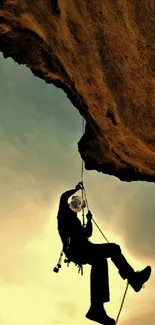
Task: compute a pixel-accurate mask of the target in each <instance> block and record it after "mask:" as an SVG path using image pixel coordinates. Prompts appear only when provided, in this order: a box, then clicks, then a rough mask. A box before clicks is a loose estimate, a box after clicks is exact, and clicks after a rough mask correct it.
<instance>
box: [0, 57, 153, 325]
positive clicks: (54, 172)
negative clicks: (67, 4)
mask: <svg viewBox="0 0 155 325" xmlns="http://www.w3.org/2000/svg"><path fill="white" fill-rule="evenodd" d="M0 74H1V75H2V78H3V85H2V87H1V89H0V94H1V103H0V149H1V159H0V184H1V185H0V207H1V208H0V247H1V250H0V266H1V267H0V324H1V325H21V324H22V325H28V324H29V325H59V324H63V325H70V324H72V323H73V322H74V324H79V323H82V325H85V324H86V325H87V324H91V323H92V324H95V323H93V322H90V321H88V320H87V319H86V318H85V314H86V312H87V310H88V308H89V274H90V266H85V267H84V275H83V276H81V275H79V274H78V270H77V268H76V267H75V266H74V264H73V265H71V266H70V267H69V268H67V266H66V265H65V264H63V267H62V269H61V270H60V272H59V274H55V273H54V272H53V267H54V266H55V264H56V263H57V260H58V257H59V253H60V250H61V242H60V239H59V236H58V232H57V219H56V215H57V209H58V204H59V197H60V195H61V193H62V192H63V191H65V190H67V189H70V188H73V187H74V186H75V185H76V184H77V183H78V182H79V181H80V171H81V159H80V156H79V154H78V150H77V142H78V141H79V139H80V137H81V135H82V134H81V130H82V118H81V116H80V115H79V113H78V111H77V110H76V108H75V107H73V106H72V105H71V103H70V102H69V100H68V99H67V98H66V95H65V94H64V93H63V92H62V91H61V90H60V89H57V88H55V87H54V86H52V85H46V84H45V82H43V81H42V80H40V79H38V78H36V77H34V76H33V75H32V73H31V72H30V71H29V69H27V68H25V67H24V66H18V65H17V64H15V63H14V62H13V60H11V59H7V60H4V59H3V57H2V55H1V56H0ZM85 188H86V191H87V196H88V202H89V206H90V209H91V210H92V213H93V215H94V219H95V220H96V222H97V223H98V224H99V226H100V227H101V229H102V230H103V232H104V233H105V235H106V237H107V238H108V239H109V241H110V242H116V243H117V244H119V245H120V246H121V248H122V252H123V254H124V255H125V257H126V258H127V259H128V261H129V262H130V263H131V264H132V266H133V267H134V268H135V270H140V269H142V268H144V267H145V266H146V265H148V264H151V266H152V268H153V270H152V277H151V279H150V280H149V282H148V283H147V284H146V286H145V289H142V290H141V291H140V292H139V293H135V292H134V291H133V290H132V288H130V287H129V290H128V293H127V297H126V300H125V304H124V307H123V311H122V313H121V316H120V319H119V322H118V324H120V325H133V324H136V325H144V324H145V325H146V323H147V324H149V325H154V318H155V312H154V305H155V293H154V285H155V276H154V264H155V239H154V232H155V218H154V215H155V213H154V212H155V205H154V201H155V200H154V184H147V183H145V182H144V183H142V182H132V183H123V182H120V181H119V180H118V179H117V178H115V177H112V176H108V175H103V174H99V173H97V172H94V171H89V172H88V171H85ZM91 240H92V241H93V242H104V239H103V238H102V236H101V234H100V233H99V232H98V230H97V229H95V226H94V234H93V237H92V239H91ZM109 272H110V293H111V302H110V303H108V304H105V307H106V310H107V312H108V313H109V315H110V316H111V317H114V318H115V317H116V315H117V313H118V310H119V307H120V303H121V299H122V296H123V294H124V290H125V286H126V282H125V281H123V280H122V279H121V277H120V276H119V274H118V271H117V269H116V268H115V266H114V265H113V264H112V262H111V261H109Z"/></svg>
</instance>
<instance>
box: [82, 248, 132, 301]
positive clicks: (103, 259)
mask: <svg viewBox="0 0 155 325" xmlns="http://www.w3.org/2000/svg"><path fill="white" fill-rule="evenodd" d="M87 258H88V264H90V265H91V266H92V267H91V275H90V298H91V305H94V306H95V305H103V303H104V302H108V301H110V293H109V276H108V263H107V258H111V260H112V262H113V263H114V264H115V266H116V267H117V268H118V270H119V273H120V275H121V277H122V278H123V279H127V278H128V277H129V276H132V275H133V274H134V270H133V268H132V267H131V266H130V265H129V264H128V262H127V260H126V259H125V257H124V256H123V255H122V252H121V249H120V246H119V245H116V244H113V243H111V244H93V243H91V242H89V245H88V248H87Z"/></svg>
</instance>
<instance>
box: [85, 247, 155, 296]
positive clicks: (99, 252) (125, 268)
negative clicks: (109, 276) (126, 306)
mask: <svg viewBox="0 0 155 325" xmlns="http://www.w3.org/2000/svg"><path fill="white" fill-rule="evenodd" d="M88 255H89V258H90V256H92V257H93V258H95V259H97V260H99V258H108V257H109V258H111V260H112V261H113V263H114V264H115V266H116V267H117V268H118V270H119V274H120V275H121V277H122V278H123V279H128V281H129V283H130V284H131V286H132V287H133V289H134V290H135V291H136V292H138V291H139V290H140V289H141V288H142V286H143V284H144V283H145V282H146V281H147V280H148V279H149V277H150V274H151V267H149V266H148V267H146V268H145V269H144V270H142V271H141V272H139V273H137V272H135V271H134V269H133V268H132V267H131V265H130V264H129V263H128V262H127V260H126V259H125V257H124V256H123V254H122V251H121V248H120V246H119V245H117V244H114V243H109V244H93V243H90V245H89V251H88Z"/></svg>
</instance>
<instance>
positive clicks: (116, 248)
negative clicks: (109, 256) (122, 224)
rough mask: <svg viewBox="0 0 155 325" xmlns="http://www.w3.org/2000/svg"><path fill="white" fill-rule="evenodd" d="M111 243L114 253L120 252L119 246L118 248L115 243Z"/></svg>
mask: <svg viewBox="0 0 155 325" xmlns="http://www.w3.org/2000/svg"><path fill="white" fill-rule="evenodd" d="M111 245H113V246H112V251H113V254H114V255H116V254H120V253H121V248H120V246H119V245H117V244H111Z"/></svg>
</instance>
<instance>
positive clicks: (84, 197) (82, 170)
mask: <svg viewBox="0 0 155 325" xmlns="http://www.w3.org/2000/svg"><path fill="white" fill-rule="evenodd" d="M82 132H83V133H82V134H84V117H83V123H82ZM81 182H82V184H83V188H82V198H83V199H85V202H86V206H87V210H88V211H89V205H88V200H87V196H86V191H85V187H84V168H83V159H82V169H81ZM82 215H83V225H84V209H83V211H82ZM92 221H93V222H94V224H95V226H96V227H97V228H98V230H99V231H100V233H101V234H102V236H103V237H104V239H105V240H106V241H107V243H109V241H108V239H107V238H106V236H105V235H104V233H103V232H102V230H101V229H100V227H99V226H98V224H97V223H96V222H95V220H94V219H93V218H92ZM128 287H129V282H127V285H126V288H125V292H124V294H123V298H122V301H121V305H120V309H119V311H118V314H117V318H116V322H115V324H117V323H118V319H119V316H120V314H121V311H122V308H123V305H124V301H125V297H126V294H127V291H128Z"/></svg>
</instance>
